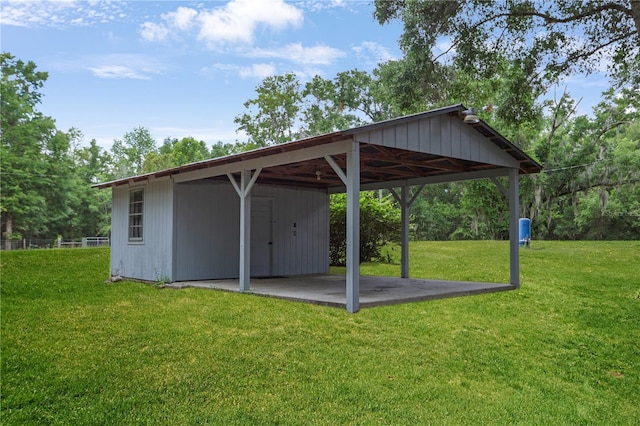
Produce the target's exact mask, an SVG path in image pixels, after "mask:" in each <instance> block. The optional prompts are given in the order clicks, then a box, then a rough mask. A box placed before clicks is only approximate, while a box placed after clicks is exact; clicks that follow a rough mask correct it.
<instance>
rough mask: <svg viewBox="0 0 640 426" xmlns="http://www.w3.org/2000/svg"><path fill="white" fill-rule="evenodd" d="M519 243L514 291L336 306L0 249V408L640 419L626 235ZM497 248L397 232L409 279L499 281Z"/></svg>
mask: <svg viewBox="0 0 640 426" xmlns="http://www.w3.org/2000/svg"><path fill="white" fill-rule="evenodd" d="M396 254H397V253H396ZM521 254H522V255H521V259H522V265H521V269H522V271H521V272H522V288H521V289H520V290H517V291H508V292H500V293H493V294H486V295H480V296H471V297H464V298H456V299H444V300H437V301H427V302H419V303H410V304H404V305H393V306H386V307H377V308H370V309H364V310H361V311H360V312H358V313H357V314H349V313H347V312H346V311H345V310H343V309H336V308H328V307H321V306H315V305H310V304H303V303H295V302H290V301H284V300H277V299H269V298H264V297H258V296H251V295H242V294H235V293H226V292H217V291H207V290H198V289H185V290H173V289H160V288H155V287H154V286H151V285H146V284H140V283H131V282H119V283H116V284H104V283H103V281H104V280H105V278H107V276H108V258H109V251H108V250H105V249H76V250H41V251H40V250H33V251H21V252H3V253H2V254H1V258H0V262H1V268H2V269H1V274H2V275H1V279H2V283H1V286H2V291H1V308H2V311H1V333H2V334H1V338H2V342H1V344H2V348H1V349H2V353H1V358H2V359H1V363H2V365H1V380H2V384H1V386H2V387H1V399H0V402H1V409H2V411H1V418H0V420H1V422H2V424H3V425H24V424H34V425H44V424H61V425H62V424H64V425H76V424H110V425H112V424H113V425H120V424H167V425H181V424H220V425H234V424H237V425H256V424H287V425H288V424H299V425H308V424H331V425H333V424H362V425H371V424H385V425H419V424H453V425H455V424H492V425H493V424H509V425H511V424H514V423H519V424H535V425H540V424H545V425H556V424H606V425H610V424H621V425H629V424H640V403H639V402H638V401H639V395H640V242H539V241H534V242H533V247H532V248H531V249H529V250H525V249H522V251H521ZM507 255H508V243H506V242H419V243H412V245H411V260H412V271H411V273H412V276H414V277H425V278H448V279H465V280H466V279H469V280H478V281H497V282H499V281H506V280H507V279H508V257H507ZM362 270H363V273H370V274H380V275H385V274H386V275H398V274H399V266H398V265H397V264H395V265H369V264H367V265H363V267H362Z"/></svg>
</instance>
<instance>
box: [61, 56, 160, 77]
mask: <svg viewBox="0 0 640 426" xmlns="http://www.w3.org/2000/svg"><path fill="white" fill-rule="evenodd" d="M57 68H63V69H66V70H74V69H83V70H89V71H91V72H92V73H93V75H94V76H95V77H98V78H106V79H132V80H150V79H151V78H152V77H153V76H154V75H158V74H162V73H164V72H165V71H166V69H167V66H166V65H165V64H163V63H162V62H160V61H158V60H157V59H155V58H151V57H148V56H145V55H130V54H112V55H101V56H90V57H84V58H80V59H78V60H74V61H66V62H61V63H59V64H58V66H57Z"/></svg>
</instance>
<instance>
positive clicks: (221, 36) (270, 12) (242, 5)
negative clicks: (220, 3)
mask: <svg viewBox="0 0 640 426" xmlns="http://www.w3.org/2000/svg"><path fill="white" fill-rule="evenodd" d="M198 20H199V23H200V24H201V27H200V32H199V34H198V38H199V39H201V40H203V41H205V42H206V43H207V44H208V45H209V46H210V47H216V46H218V45H220V44H226V43H250V42H252V41H253V35H254V32H255V31H256V29H257V27H258V26H259V25H265V26H267V27H271V28H274V29H283V28H286V27H288V26H293V27H298V26H300V25H301V24H302V21H303V16H302V11H300V10H299V9H297V8H296V7H295V6H293V5H291V4H287V3H285V2H284V1H283V0H231V1H230V2H229V3H227V4H226V5H225V6H224V7H223V8H217V9H212V10H210V11H205V12H201V13H200V14H199V16H198Z"/></svg>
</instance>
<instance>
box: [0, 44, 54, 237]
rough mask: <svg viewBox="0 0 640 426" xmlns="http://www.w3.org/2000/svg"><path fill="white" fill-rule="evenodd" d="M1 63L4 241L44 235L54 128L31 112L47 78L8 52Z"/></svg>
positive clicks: (34, 109)
mask: <svg viewBox="0 0 640 426" xmlns="http://www.w3.org/2000/svg"><path fill="white" fill-rule="evenodd" d="M0 62H1V67H2V84H1V85H0V90H1V92H0V95H1V96H0V102H1V108H0V117H1V121H0V139H1V151H0V162H1V163H0V165H1V173H2V186H1V189H0V191H1V196H2V208H1V211H2V223H3V225H4V232H3V236H4V237H5V238H6V239H7V240H9V239H14V238H20V237H21V236H22V235H26V234H38V233H40V232H43V231H46V226H47V224H46V214H47V208H46V203H47V197H46V195H47V193H46V189H47V188H50V187H51V182H52V179H53V177H52V176H51V175H49V174H48V170H47V165H46V156H45V150H46V148H47V143H48V141H51V139H52V138H53V137H54V135H55V134H56V129H55V123H54V121H53V120H52V119H51V118H50V117H46V116H44V115H42V113H40V112H39V111H38V110H37V109H36V107H37V105H38V103H40V99H41V96H42V95H41V93H40V92H39V90H40V89H41V88H42V86H43V85H44V83H45V81H46V80H47V78H48V74H47V73H46V72H42V71H38V70H37V67H36V64H35V63H34V62H32V61H29V62H23V61H21V60H18V59H16V58H15V57H14V56H12V55H11V54H9V53H2V54H0ZM52 143H55V142H52ZM7 248H10V244H9V243H8V247H7Z"/></svg>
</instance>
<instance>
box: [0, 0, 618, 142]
mask: <svg viewBox="0 0 640 426" xmlns="http://www.w3.org/2000/svg"><path fill="white" fill-rule="evenodd" d="M1 12H2V15H1V21H0V30H1V34H0V35H1V47H2V51H5V52H10V53H11V54H13V55H14V56H16V57H17V58H19V59H22V60H25V61H27V60H32V61H34V62H35V63H36V64H37V65H38V69H40V70H42V71H47V72H48V73H49V79H48V80H47V82H46V84H45V87H44V88H43V90H42V92H43V94H44V98H43V102H42V104H41V106H40V110H41V111H42V112H43V113H44V114H46V115H49V116H51V117H53V118H54V119H55V120H56V123H57V127H58V128H59V129H61V130H68V129H69V128H71V127H75V128H77V129H79V130H81V131H82V132H83V134H84V142H85V143H87V142H88V141H90V140H91V139H96V140H97V141H98V143H99V144H100V145H101V146H103V147H105V148H107V149H109V148H110V147H111V144H112V143H113V140H114V139H120V138H122V136H123V135H124V134H125V133H126V132H128V131H130V130H132V129H133V128H135V127H137V126H144V127H146V128H148V129H149V130H150V131H151V134H152V135H153V136H154V138H156V140H157V141H158V144H160V143H162V140H164V139H165V138H166V137H176V138H182V137H185V136H193V137H195V138H197V139H199V140H204V141H205V142H206V143H207V144H208V145H211V144H213V143H216V142H217V141H223V142H233V141H235V140H241V141H243V140H244V139H245V137H244V135H243V134H238V133H236V132H235V129H236V126H235V124H234V122H233V119H234V117H235V116H237V115H239V114H241V113H242V112H244V107H243V103H244V102H245V101H247V100H248V99H251V98H253V97H254V96H255V92H254V89H255V87H256V86H257V85H259V84H260V82H261V81H262V79H263V78H265V77H267V76H269V75H277V74H283V73H285V72H294V73H296V74H297V75H298V77H299V79H300V81H301V82H302V83H304V82H306V81H308V80H309V79H311V78H312V77H313V76H314V75H316V74H318V75H320V76H322V77H324V78H332V77H333V76H335V74H336V73H338V72H340V71H346V70H350V69H353V68H358V69H360V70H365V71H371V70H373V68H375V66H376V64H377V63H378V62H381V61H386V60H389V59H398V58H400V57H401V52H400V50H399V48H398V38H399V36H400V33H401V29H402V28H401V24H400V23H399V22H396V23H394V24H391V25H385V26H381V25H379V24H378V23H377V22H376V21H375V20H374V19H373V5H372V1H356V0H307V1H295V2H285V1H283V0H231V1H199V2H192V1H135V2H131V1H98V0H90V1H71V0H67V1H12V0H2V9H1ZM443 44H446V40H443ZM565 85H567V86H568V88H569V91H570V92H571V94H572V95H573V96H574V97H575V98H583V100H582V102H581V104H580V110H579V112H580V113H582V114H588V113H590V112H591V108H592V107H593V106H594V105H595V104H596V103H597V102H598V100H599V98H600V93H601V92H602V91H604V90H606V89H607V87H608V84H607V80H606V79H605V78H604V77H603V75H601V74H596V75H592V76H590V77H589V78H586V77H584V76H575V77H572V78H570V79H567V80H566V81H565V82H563V84H562V85H561V87H560V88H559V89H558V96H559V95H560V93H561V92H562V89H563V88H564V86H565ZM549 96H553V93H551V94H550V95H549Z"/></svg>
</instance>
